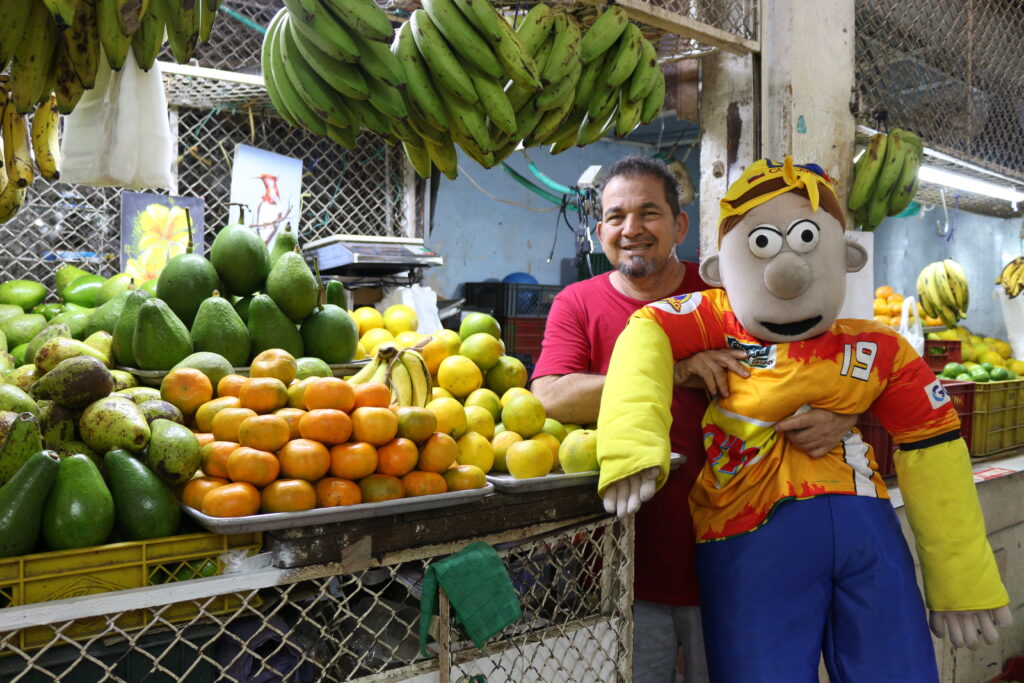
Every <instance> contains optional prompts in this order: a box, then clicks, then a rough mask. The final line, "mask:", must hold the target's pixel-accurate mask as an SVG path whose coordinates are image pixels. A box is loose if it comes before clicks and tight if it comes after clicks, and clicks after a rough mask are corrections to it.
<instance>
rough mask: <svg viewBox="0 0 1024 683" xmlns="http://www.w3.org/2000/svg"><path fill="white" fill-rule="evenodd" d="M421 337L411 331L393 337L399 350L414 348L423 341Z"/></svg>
mask: <svg viewBox="0 0 1024 683" xmlns="http://www.w3.org/2000/svg"><path fill="white" fill-rule="evenodd" d="M423 338H424V337H423V335H422V334H420V333H419V332H414V331H413V330H406V331H405V332H399V333H398V334H396V335H395V345H396V346H398V348H400V349H405V348H408V347H410V346H416V345H417V344H419V343H420V340H421V339H423Z"/></svg>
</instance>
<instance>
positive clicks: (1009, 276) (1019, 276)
mask: <svg viewBox="0 0 1024 683" xmlns="http://www.w3.org/2000/svg"><path fill="white" fill-rule="evenodd" d="M996 284H997V285H1002V286H1003V291H1005V292H1006V295H1007V296H1008V297H1010V298H1011V299H1012V298H1014V297H1015V296H1017V295H1018V294H1020V293H1021V291H1022V290H1024V256H1018V257H1017V258H1015V259H1013V260H1012V261H1010V262H1009V263H1007V264H1006V265H1005V266H1003V269H1002V271H1000V273H999V277H997V278H996Z"/></svg>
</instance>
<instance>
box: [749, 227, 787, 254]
mask: <svg viewBox="0 0 1024 683" xmlns="http://www.w3.org/2000/svg"><path fill="white" fill-rule="evenodd" d="M747 245H748V246H749V247H750V253H751V254H753V255H754V256H756V257H757V258H771V257H772V256H775V255H776V254H778V253H779V251H780V250H781V249H782V234H781V233H780V232H779V231H778V229H776V228H775V226H772V225H759V226H757V227H756V228H754V230H753V231H752V232H751V233H750V235H748V236H747Z"/></svg>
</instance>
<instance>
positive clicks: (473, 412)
mask: <svg viewBox="0 0 1024 683" xmlns="http://www.w3.org/2000/svg"><path fill="white" fill-rule="evenodd" d="M464 410H465V411H466V429H468V430H469V431H471V432H476V433H477V434H480V435H482V436H485V437H487V438H488V439H490V438H491V437H492V436H494V418H493V417H492V416H491V413H490V412H489V411H488V410H487V408H483V407H481V406H465V408H464Z"/></svg>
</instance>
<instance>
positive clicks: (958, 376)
mask: <svg viewBox="0 0 1024 683" xmlns="http://www.w3.org/2000/svg"><path fill="white" fill-rule="evenodd" d="M939 377H941V378H943V379H954V380H957V381H960V382H1003V381H1006V380H1008V379H1017V373H1015V372H1014V371H1013V370H1010V369H1009V368H1005V367H1003V366H1001V365H993V364H992V363H987V362H986V363H973V362H971V361H967V362H964V363H958V362H955V361H954V362H949V363H946V365H945V367H943V368H942V372H940V373H939Z"/></svg>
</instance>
